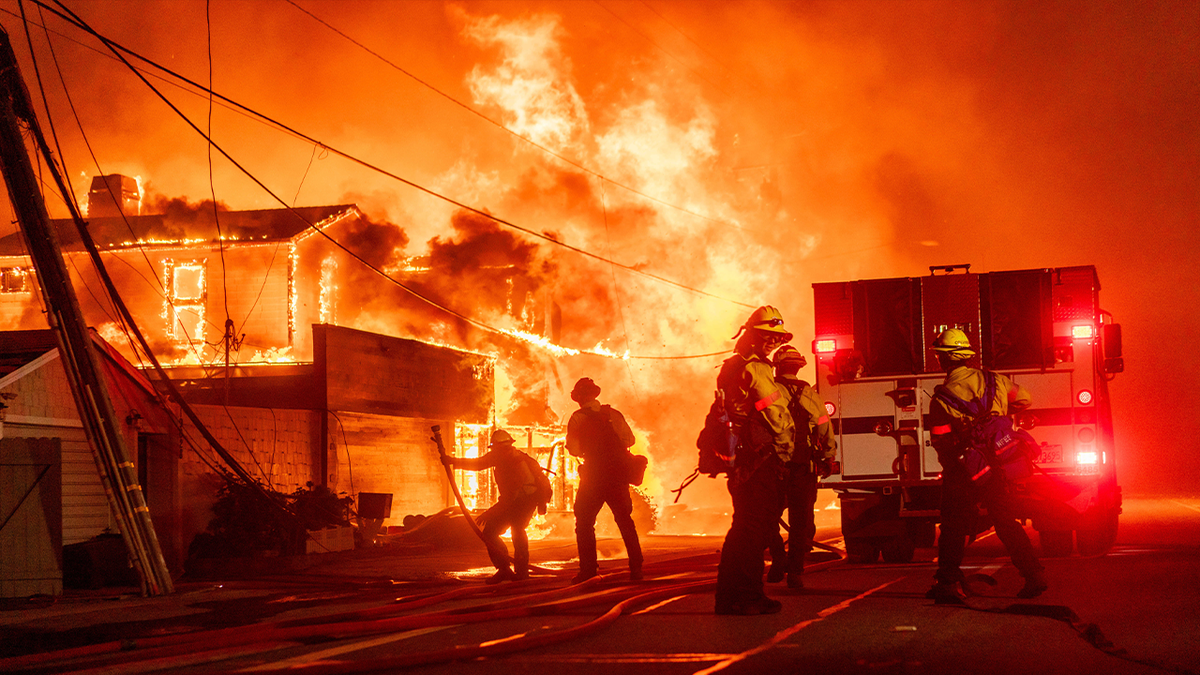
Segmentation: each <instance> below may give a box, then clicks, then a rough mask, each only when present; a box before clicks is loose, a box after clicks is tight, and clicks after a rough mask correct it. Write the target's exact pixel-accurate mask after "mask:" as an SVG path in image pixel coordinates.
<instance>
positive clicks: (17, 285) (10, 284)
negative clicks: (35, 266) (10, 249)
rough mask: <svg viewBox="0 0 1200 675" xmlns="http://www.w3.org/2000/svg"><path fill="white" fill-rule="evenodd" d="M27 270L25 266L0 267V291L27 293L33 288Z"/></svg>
mask: <svg viewBox="0 0 1200 675" xmlns="http://www.w3.org/2000/svg"><path fill="white" fill-rule="evenodd" d="M29 272H30V270H29V268H27V267H4V268H0V293H28V292H30V291H31V290H33V288H32V284H30V282H29Z"/></svg>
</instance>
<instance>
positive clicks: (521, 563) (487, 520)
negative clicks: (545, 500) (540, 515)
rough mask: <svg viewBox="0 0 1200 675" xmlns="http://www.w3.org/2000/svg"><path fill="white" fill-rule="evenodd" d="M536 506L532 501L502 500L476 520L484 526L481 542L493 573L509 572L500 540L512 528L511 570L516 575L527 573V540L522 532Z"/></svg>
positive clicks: (525, 497)
mask: <svg viewBox="0 0 1200 675" xmlns="http://www.w3.org/2000/svg"><path fill="white" fill-rule="evenodd" d="M536 510H537V504H536V503H534V500H533V497H532V496H530V495H523V496H521V497H516V498H513V497H501V498H500V500H499V501H497V502H496V503H495V504H493V505H492V507H491V508H490V509H488V510H487V511H484V512H483V515H481V516H480V517H479V520H480V521H481V522H482V523H483V539H484V542H485V543H486V544H487V549H488V557H489V558H491V559H492V564H493V565H495V566H496V569H498V570H502V569H509V566H508V549H507V548H506V547H505V546H504V542H503V541H502V540H501V539H500V535H502V534H504V531H505V530H507V529H509V528H512V542H513V557H512V562H513V566H514V567H515V568H516V572H517V573H518V574H522V575H523V574H525V573H527V572H528V571H529V537H528V535H527V534H526V533H525V528H526V527H528V526H529V521H530V519H532V518H533V513H534V511H536Z"/></svg>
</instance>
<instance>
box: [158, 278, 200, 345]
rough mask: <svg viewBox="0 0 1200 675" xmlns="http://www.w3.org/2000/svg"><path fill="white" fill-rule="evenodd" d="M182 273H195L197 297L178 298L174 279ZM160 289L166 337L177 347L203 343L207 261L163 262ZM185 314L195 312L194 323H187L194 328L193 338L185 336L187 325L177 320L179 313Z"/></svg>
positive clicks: (186, 334)
mask: <svg viewBox="0 0 1200 675" xmlns="http://www.w3.org/2000/svg"><path fill="white" fill-rule="evenodd" d="M183 270H197V271H199V277H198V280H197V283H196V285H197V286H199V293H198V294H195V295H187V296H180V295H179V290H180V289H179V287H178V285H177V276H178V273H179V272H180V271H183ZM163 288H164V289H166V298H165V302H164V305H165V306H164V308H163V316H164V318H165V319H166V320H167V337H168V338H170V339H171V340H174V341H175V342H177V343H180V344H198V343H202V342H204V333H205V322H206V317H205V311H206V309H207V307H208V258H192V259H188V260H174V259H172V258H165V259H163ZM189 311H190V312H195V317H196V318H195V321H194V322H191V325H193V326H194V327H195V329H196V330H195V333H196V334H195V335H191V334H189V333H188V331H187V327H188V325H187V324H185V323H184V321H183V319H182V318H181V314H183V313H184V312H189Z"/></svg>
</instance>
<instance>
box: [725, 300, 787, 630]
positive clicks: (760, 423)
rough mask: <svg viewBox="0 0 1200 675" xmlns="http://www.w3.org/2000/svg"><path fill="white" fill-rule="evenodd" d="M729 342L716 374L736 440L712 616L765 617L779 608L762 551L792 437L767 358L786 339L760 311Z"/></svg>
mask: <svg viewBox="0 0 1200 675" xmlns="http://www.w3.org/2000/svg"><path fill="white" fill-rule="evenodd" d="M734 338H735V339H737V344H736V345H735V347H734V355H733V356H731V357H729V358H728V359H726V360H725V363H724V364H722V366H721V371H720V374H718V375H717V387H718V388H719V389H721V391H722V392H723V394H724V397H725V405H726V406H727V408H728V412H729V415H730V417H731V419H732V420H733V421H734V425H735V426H736V427H737V428H738V431H739V437H740V439H741V440H740V442H739V445H738V449H737V459H736V461H735V464H734V467H733V469H732V470H731V471H730V473H729V482H728V488H729V495H730V497H731V498H732V501H733V522H732V523H731V524H730V526H729V532H728V533H727V534H726V535H725V543H724V544H723V545H722V546H721V562H720V564H719V565H718V567H717V593H716V613H717V614H772V613H775V612H778V611H779V610H780V609H782V608H783V605H782V604H781V603H780V602H779V601H778V600H773V599H771V598H768V597H767V596H766V594H765V593H764V592H763V578H762V577H763V550H764V549H766V548H767V546H768V544H769V543H770V540H771V535H772V533H775V534H778V531H779V517H780V516H781V515H782V514H783V505H784V490H785V487H786V476H787V469H786V465H787V463H788V462H789V461H791V459H792V451H793V443H794V431H795V430H794V427H793V424H792V416H791V414H790V413H789V412H788V409H787V394H786V393H785V392H784V390H783V389H782V388H781V387H780V386H779V385H778V384H777V383H776V382H775V374H774V372H773V371H772V369H771V362H770V361H769V357H770V355H771V352H773V351H775V349H776V348H777V347H779V346H780V345H782V344H784V343H786V342H788V341H790V340H791V339H792V334H791V333H789V332H788V331H787V329H786V328H784V326H783V317H782V316H781V315H780V314H779V310H777V309H775V308H774V307H770V306H766V307H759V308H758V309H756V310H754V312H753V313H752V314H751V315H750V318H749V319H747V320H746V323H744V324H742V327H741V328H739V329H738V333H737V335H735V336H734Z"/></svg>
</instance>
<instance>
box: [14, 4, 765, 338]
mask: <svg viewBox="0 0 1200 675" xmlns="http://www.w3.org/2000/svg"><path fill="white" fill-rule="evenodd" d="M35 2H36V0H35ZM60 6H61V5H60ZM63 9H64V10H65V11H67V12H68V13H70V12H71V10H70V9H69V8H66V7H65V6H63ZM51 11H53V10H51ZM56 13H57V12H56ZM72 16H73V17H74V20H73V21H72V22H73V23H75V24H76V25H77V26H79V27H80V28H81V29H83V30H85V31H87V32H89V33H90V34H92V35H94V36H95V37H96V38H97V39H99V40H100V41H101V42H103V43H104V44H105V45H106V46H107V47H108V48H109V49H110V50H111V51H112V52H113V53H114V55H115V56H116V57H117V58H118V59H120V60H121V61H122V62H123V63H124V64H125V65H126V67H128V68H129V69H130V70H131V72H133V73H134V74H135V75H137V77H138V78H139V79H141V80H142V82H143V84H145V85H146V86H147V87H149V88H150V90H151V91H153V92H154V93H155V95H156V96H158V97H159V98H160V99H161V100H162V101H163V102H164V103H165V104H166V105H167V106H168V107H169V108H171V110H172V111H174V112H175V114H176V115H178V116H179V117H180V118H181V119H182V120H183V121H184V122H185V123H187V125H188V126H190V127H191V128H192V130H193V131H195V132H196V133H197V134H199V135H200V136H201V137H203V138H205V140H206V141H207V142H209V143H210V144H211V147H213V148H214V149H216V150H217V151H218V152H219V153H221V155H222V156H224V157H225V158H226V159H227V160H228V161H229V162H230V163H231V164H233V165H234V166H235V167H236V168H237V169H238V170H239V171H241V172H242V173H243V174H245V175H246V176H247V177H248V178H250V179H251V180H252V181H253V182H254V183H255V184H257V185H258V186H259V187H260V188H261V189H262V190H263V191H264V192H266V193H267V194H268V195H270V196H271V197H272V198H273V199H274V200H275V201H277V202H278V203H279V204H280V205H281V206H283V207H284V209H286V210H288V211H289V212H291V213H292V215H294V216H296V218H297V219H299V220H300V221H301V222H303V223H305V224H306V225H307V226H308V227H309V228H311V229H313V230H314V231H315V232H316V233H318V234H320V235H321V236H322V237H324V238H325V239H327V240H328V241H330V242H331V243H332V244H333V245H334V246H336V247H338V248H339V249H341V250H342V251H344V252H345V253H346V254H348V255H350V256H351V257H352V258H354V259H355V260H357V261H359V262H360V263H361V264H363V265H364V266H365V267H367V268H368V269H370V270H372V271H373V272H375V273H376V274H378V275H380V276H382V277H383V278H385V279H387V280H389V281H390V282H392V283H393V284H395V285H397V286H398V287H400V288H402V289H404V290H405V291H407V292H408V293H410V294H412V295H413V296H414V297H417V298H418V299H420V300H422V301H424V302H426V303H427V304H429V305H431V306H433V307H435V308H437V309H440V310H441V311H443V312H445V313H447V314H450V315H452V316H454V317H457V318H458V319H460V320H462V321H464V322H466V323H468V324H470V325H473V326H476V327H477V328H481V329H483V330H487V331H490V332H493V333H497V334H503V335H507V336H509V337H513V338H516V339H519V340H525V341H529V342H533V343H535V344H540V345H541V346H544V347H547V348H551V349H554V350H559V351H562V352H564V353H568V354H580V353H591V354H595V355H598V356H606V357H617V358H644V359H680V358H704V357H708V356H713V355H714V354H702V355H695V356H677V357H655V356H646V357H633V356H630V355H628V354H626V355H625V356H624V357H619V356H617V355H615V354H606V353H601V352H599V351H595V350H576V349H570V348H564V347H559V346H557V345H553V343H549V341H546V340H545V339H544V338H541V337H540V336H531V335H524V334H521V333H519V332H517V331H510V330H506V329H502V328H497V327H494V326H491V325H488V324H486V323H484V322H482V321H479V320H478V319H475V318H472V317H470V316H467V315H465V314H462V313H461V312H458V311H457V310H454V309H452V308H450V307H447V306H445V305H443V304H441V303H440V302H438V301H436V300H433V299H432V298H429V297H427V296H426V295H424V294H422V293H420V292H419V291H417V290H415V289H413V288H411V287H409V286H407V285H405V284H404V283H402V282H400V281H399V280H397V279H395V278H393V277H391V276H390V275H388V274H387V273H386V272H384V271H383V270H381V269H379V268H377V267H376V266H374V265H372V264H371V263H369V262H367V261H366V260H365V259H363V258H362V257H361V256H360V255H358V254H357V253H355V252H354V251H352V250H350V249H348V248H347V247H346V246H344V245H343V244H342V243H341V242H339V241H337V240H336V239H334V238H333V237H331V236H330V235H329V234H328V233H326V232H324V231H323V230H322V229H320V228H317V227H316V226H315V225H314V224H313V223H311V222H309V221H308V220H307V219H306V218H304V217H303V216H302V215H300V214H299V213H298V212H297V211H296V210H295V209H294V208H292V207H291V206H289V205H288V204H287V202H285V201H284V200H283V199H282V198H280V197H279V196H278V195H277V194H275V193H274V192H273V191H272V190H271V189H270V188H268V187H267V186H266V185H265V184H264V183H263V182H262V181H261V180H259V179H258V178H257V177H256V176H254V175H253V174H252V173H251V172H250V171H249V170H248V169H246V168H245V167H244V166H242V165H241V164H240V163H239V162H237V160H235V159H234V158H233V157H232V156H231V155H230V154H229V153H228V152H226V151H225V150H224V148H222V147H221V146H220V145H219V144H217V143H216V142H215V141H213V140H212V139H211V138H210V137H209V136H208V135H207V134H205V133H204V131H203V130H201V129H200V128H199V127H198V126H197V125H196V124H195V123H194V122H192V121H191V119H189V118H188V117H187V116H186V115H185V114H184V113H183V112H182V111H181V110H179V108H178V107H177V106H175V105H174V104H173V103H172V102H171V101H170V99H168V98H167V97H166V96H165V95H163V94H162V92H160V91H159V90H158V89H157V88H156V87H155V86H154V85H153V84H151V83H150V82H149V81H148V80H147V79H146V77H145V76H144V75H143V74H142V73H141V72H140V71H139V70H138V69H137V68H134V67H133V65H132V64H130V63H129V62H128V61H127V60H126V59H125V58H124V57H122V56H121V54H120V53H119V51H118V49H117V46H116V45H115V44H114V43H111V41H109V40H108V39H107V38H105V37H103V36H102V35H100V34H99V33H98V32H96V31H95V30H93V29H92V28H91V27H90V26H88V25H87V24H86V22H83V20H82V19H79V18H78V17H77V16H75V15H74V14H73V13H72ZM64 18H65V17H64ZM135 56H136V55H135ZM138 58H141V57H138ZM143 60H144V59H143ZM152 65H153V64H152ZM356 161H357V160H356ZM397 178H398V179H399V180H401V181H403V182H406V183H408V181H405V180H404V179H401V178H399V177H397ZM412 185H414V187H416V188H418V189H421V190H424V191H427V192H430V194H434V195H435V196H439V197H441V196H440V195H436V193H433V192H432V191H429V190H427V189H426V188H423V187H421V186H419V185H416V184H412ZM441 198H442V199H446V200H448V201H451V202H452V203H455V204H457V205H460V206H461V207H462V208H464V209H466V210H469V211H472V212H476V213H479V214H480V215H483V216H485V217H488V218H489V219H492V220H496V221H497V222H504V223H505V224H508V225H509V226H511V227H514V228H516V229H520V230H523V231H525V230H524V228H520V227H519V226H516V225H513V224H511V223H507V221H501V220H499V219H496V218H495V217H494V216H490V215H489V214H486V213H483V212H481V211H478V210H476V209H473V208H472V207H469V206H466V205H465V204H459V203H458V202H454V201H453V200H449V198H446V197H441ZM531 234H533V235H535V236H541V237H543V238H547V237H545V235H538V234H537V233H533V232H531ZM547 239H549V238H547ZM550 240H551V241H554V240H552V239H550ZM566 246H568V248H572V249H574V248H575V247H570V246H569V245H566ZM575 250H578V251H579V252H580V253H582V254H584V255H587V256H589V257H594V258H597V259H600V260H605V259H604V258H601V257H599V256H596V255H595V254H592V253H589V252H587V251H584V250H582V249H575ZM607 262H611V263H612V264H614V265H617V266H621V267H626V266H624V265H621V264H620V263H616V262H615V261H607ZM643 274H646V273H643ZM649 276H652V277H653V276H654V275H649ZM660 279H661V278H660ZM661 280H662V281H665V282H667V283H670V284H673V285H679V284H677V283H676V282H671V281H670V280H666V279H661ZM685 288H686V287H685ZM689 290H694V291H696V292H699V293H702V294H705V295H710V294H708V293H706V292H704V291H699V290H698V289H689ZM714 297H717V296H714ZM722 299H724V298H722ZM730 302H735V303H736V301H730ZM736 304H744V303H736ZM744 306H746V307H752V306H751V305H744ZM719 353H723V352H719ZM719 353H718V354H719Z"/></svg>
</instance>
